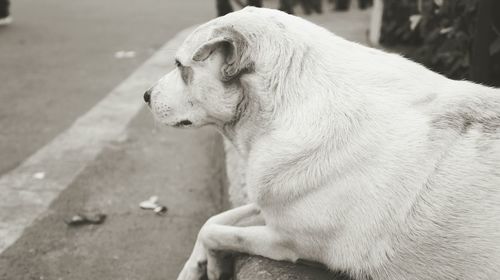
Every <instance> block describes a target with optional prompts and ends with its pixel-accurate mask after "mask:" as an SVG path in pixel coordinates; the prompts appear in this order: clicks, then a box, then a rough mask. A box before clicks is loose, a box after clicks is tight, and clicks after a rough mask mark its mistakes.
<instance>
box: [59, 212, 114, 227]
mask: <svg viewBox="0 0 500 280" xmlns="http://www.w3.org/2000/svg"><path fill="white" fill-rule="evenodd" d="M104 220H106V214H103V213H92V214H76V215H73V216H71V217H69V218H67V219H64V222H65V223H66V224H67V225H68V226H82V225H100V224H102V223H104Z"/></svg>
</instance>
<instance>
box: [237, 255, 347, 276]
mask: <svg viewBox="0 0 500 280" xmlns="http://www.w3.org/2000/svg"><path fill="white" fill-rule="evenodd" d="M350 279H351V278H349V277H347V276H346V275H344V274H342V273H338V272H337V273H336V272H331V271H328V270H326V269H324V268H321V267H312V266H308V265H304V264H294V263H289V262H278V261H273V260H270V259H266V258H263V257H258V256H248V255H244V256H239V257H238V258H237V259H236V263H235V275H234V280H350Z"/></svg>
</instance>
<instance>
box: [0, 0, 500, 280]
mask: <svg viewBox="0 0 500 280" xmlns="http://www.w3.org/2000/svg"><path fill="white" fill-rule="evenodd" d="M245 5H253V6H263V7H268V8H273V9H280V10H283V11H285V12H287V13H293V14H295V15H297V16H301V17H304V18H306V19H308V20H311V21H313V22H315V23H317V24H319V25H322V26H324V27H326V28H328V29H330V30H331V31H333V32H335V33H337V34H338V35H340V36H343V37H345V38H347V39H349V40H353V41H356V42H359V43H361V44H365V45H369V46H372V47H376V48H382V49H385V50H387V51H390V52H397V53H400V54H402V55H404V56H406V57H408V58H410V59H412V60H414V61H417V62H419V63H422V64H424V65H425V66H427V67H428V68H430V69H432V70H434V71H437V72H439V73H441V74H443V75H446V76H448V77H450V78H452V79H466V80H471V81H475V82H478V83H482V84H485V85H490V86H500V1H498V0H352V1H349V0H248V1H247V0H141V1H137V0H85V1H61V0H11V1H6V0H0V176H1V177H0V279H1V280H4V279H5V280H10V279H16V280H17V279H175V276H176V275H177V273H178V271H179V270H180V268H181V266H182V263H183V262H184V260H185V259H186V257H187V256H188V254H189V251H190V250H191V246H192V243H193V241H194V239H195V237H196V232H197V230H198V229H199V227H200V226H201V224H202V223H203V222H204V221H205V220H206V218H208V217H209V216H211V215H212V214H214V213H217V212H219V211H221V210H222V209H224V208H226V207H227V206H228V205H229V204H230V202H228V201H227V200H228V195H227V189H226V187H225V185H227V182H226V181H227V179H226V178H225V173H226V166H225V161H224V148H223V147H222V145H221V141H220V138H218V135H217V133H215V132H214V131H211V130H206V129H202V130H200V131H197V132H191V131H182V132H180V131H177V130H171V129H160V128H158V127H156V126H155V124H154V123H153V121H152V117H151V116H150V115H149V112H147V110H146V109H145V108H144V106H143V105H142V93H143V92H144V91H145V90H146V89H147V88H148V87H149V86H150V85H152V84H153V83H154V81H155V80H156V79H158V78H159V77H161V75H163V74H165V73H167V72H168V71H170V69H172V66H173V53H174V52H175V49H176V48H177V47H178V46H179V45H180V43H181V42H182V40H183V39H184V38H185V36H186V35H187V34H188V33H189V32H190V31H191V30H192V28H193V26H195V25H197V24H200V23H203V22H206V21H208V20H210V19H212V18H215V17H217V16H222V15H224V14H226V13H229V12H231V11H234V10H238V9H241V8H242V7H243V6H245ZM166 42H168V43H166ZM113 98H114V99H113ZM117 100H118V101H117ZM230 168H231V167H230V166H228V169H230ZM151 198H152V200H151ZM144 201H150V202H151V201H153V202H154V203H156V202H158V203H159V204H158V205H156V206H164V207H165V208H168V210H165V212H166V213H160V215H158V213H153V212H152V211H148V209H146V210H144V209H140V208H141V207H140V206H139V204H140V203H141V202H144ZM154 203H153V204H154ZM143 208H144V207H143ZM150 210H151V209H150ZM96 217H97V218H96ZM102 217H104V218H105V219H104V218H102ZM101 218H102V219H101ZM75 219H76V220H75ZM78 219H80V220H78ZM75 221H76V222H75Z"/></svg>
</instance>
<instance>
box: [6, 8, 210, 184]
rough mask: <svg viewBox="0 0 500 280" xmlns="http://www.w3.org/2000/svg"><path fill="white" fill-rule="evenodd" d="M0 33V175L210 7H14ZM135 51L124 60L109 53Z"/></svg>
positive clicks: (204, 18) (201, 19)
mask: <svg viewBox="0 0 500 280" xmlns="http://www.w3.org/2000/svg"><path fill="white" fill-rule="evenodd" d="M11 2H12V7H11V11H12V16H13V17H14V23H13V24H12V25H10V26H9V27H3V28H0V85H1V86H0V100H1V101H2V102H0V127H1V128H2V129H1V130H0V156H1V160H0V175H1V174H3V173H5V172H7V171H9V170H11V169H13V168H15V167H16V166H17V165H19V164H20V163H21V162H22V160H23V159H24V158H26V157H27V156H29V155H30V154H32V153H33V152H35V151H36V150H37V149H39V148H40V147H42V146H43V145H44V144H45V143H47V142H49V141H50V140H51V139H52V138H54V137H55V136H56V135H57V134H59V133H60V132H61V131H62V130H63V129H64V128H66V127H68V126H69V125H70V124H71V123H72V122H73V120H74V119H76V118H77V117H78V116H80V115H81V114H83V113H84V112H86V111H87V110H89V109H90V108H91V107H92V106H93V105H94V104H95V103H97V102H98V101H99V100H100V99H101V98H103V97H104V96H105V95H106V93H108V92H109V91H110V90H111V89H112V88H113V87H114V86H115V85H117V84H118V83H119V82H120V81H122V80H123V79H125V78H126V77H127V76H128V74H130V73H131V72H132V71H133V70H134V69H135V68H137V67H138V66H139V65H140V64H141V63H142V62H143V61H144V60H146V59H147V58H148V57H150V56H151V55H152V54H153V53H154V52H155V51H156V50H157V49H158V48H159V47H161V46H162V45H163V43H165V41H167V40H168V38H170V37H172V36H174V35H175V34H176V33H177V32H179V31H180V30H182V29H183V28H186V27H188V26H191V25H194V24H199V23H201V22H204V21H207V20H209V19H211V18H213V17H214V16H215V15H216V11H215V4H214V3H213V1H209V0H167V1H158V0H141V1H135V0H85V1H61V0H44V1H40V0H16V1H11ZM120 50H127V51H130V50H132V51H135V53H136V56H135V57H134V58H130V59H116V58H115V57H114V54H115V52H117V51H120Z"/></svg>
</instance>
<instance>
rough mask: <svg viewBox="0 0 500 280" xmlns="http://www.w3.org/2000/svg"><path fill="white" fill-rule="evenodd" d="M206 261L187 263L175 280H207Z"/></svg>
mask: <svg viewBox="0 0 500 280" xmlns="http://www.w3.org/2000/svg"><path fill="white" fill-rule="evenodd" d="M207 279H208V277H207V260H206V259H205V260H199V261H196V262H194V263H193V262H192V261H188V262H187V263H186V264H185V265H184V268H183V269H182V271H181V273H180V274H179V276H178V277H177V280H207Z"/></svg>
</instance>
